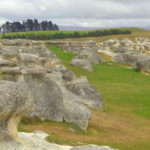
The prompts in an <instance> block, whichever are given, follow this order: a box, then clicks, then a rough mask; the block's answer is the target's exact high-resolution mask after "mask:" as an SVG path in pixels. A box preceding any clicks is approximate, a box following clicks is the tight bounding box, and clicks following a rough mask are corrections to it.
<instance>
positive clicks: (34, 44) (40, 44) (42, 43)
mask: <svg viewBox="0 0 150 150" xmlns="http://www.w3.org/2000/svg"><path fill="white" fill-rule="evenodd" d="M32 46H45V43H44V42H43V41H32Z"/></svg>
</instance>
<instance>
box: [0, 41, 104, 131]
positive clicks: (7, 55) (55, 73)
mask: <svg viewBox="0 0 150 150" xmlns="http://www.w3.org/2000/svg"><path fill="white" fill-rule="evenodd" d="M14 43H15V44H14ZM16 43H20V44H18V45H19V46H16V45H17V44H16ZM3 44H4V45H3ZM13 44H14V46H10V45H13ZM37 44H38V43H36V42H33V41H24V40H23V41H22V42H21V41H20V40H19V41H18V42H17V41H11V40H10V41H8V40H6V41H2V47H3V48H2V57H1V59H0V62H1V63H0V67H1V68H0V69H1V71H2V80H7V81H14V82H19V83H20V82H24V83H26V85H27V86H28V88H29V90H30V91H31V93H32V95H33V99H34V103H35V110H34V111H32V112H30V113H28V114H26V115H29V116H34V115H38V116H39V117H41V119H42V120H53V121H58V122H61V121H63V119H64V120H65V121H66V122H69V123H73V124H75V125H77V126H79V127H80V128H81V129H83V130H84V131H86V129H87V126H88V120H89V119H90V118H91V111H90V107H92V108H96V109H98V110H103V101H102V97H101V95H100V94H99V93H97V91H96V90H95V89H94V87H92V85H91V84H90V83H89V82H88V81H87V79H86V77H80V78H79V79H77V77H76V76H75V74H74V73H73V72H71V71H69V70H68V69H66V68H65V67H64V66H63V64H62V62H61V60H59V59H58V58H57V57H56V55H55V54H54V53H52V52H51V51H50V50H49V49H47V48H46V47H45V46H41V45H40V46H37ZM39 44H41V43H39ZM35 45H36V46H35ZM82 58H84V59H85V57H84V56H83V57H82ZM81 60H82V59H81ZM89 65H90V64H89Z"/></svg>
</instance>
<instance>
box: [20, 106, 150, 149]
mask: <svg viewBox="0 0 150 150" xmlns="http://www.w3.org/2000/svg"><path fill="white" fill-rule="evenodd" d="M109 107H111V108H113V109H118V113H120V115H121V116H122V115H125V112H122V113H121V111H123V110H124V108H122V107H120V106H119V107H117V106H114V105H110V106H109ZM125 109H126V111H132V108H125ZM118 113H116V112H112V113H106V112H100V111H98V110H92V118H91V119H90V120H89V127H88V133H84V132H83V131H82V130H80V129H77V132H76V133H73V132H71V131H70V130H69V126H71V124H67V123H52V122H44V123H41V124H37V125H26V126H22V125H21V126H20V127H21V128H22V129H23V130H27V131H29V132H33V131H34V130H40V131H43V132H46V133H48V134H50V135H52V136H53V138H54V139H53V142H56V143H58V144H61V143H62V144H64V142H65V143H66V140H64V142H63V139H67V141H70V142H67V144H68V145H80V144H78V143H77V142H82V143H95V144H98V145H103V144H105V143H107V145H108V144H109V146H114V145H117V144H118V145H126V146H128V147H132V146H134V144H137V145H138V144H140V143H142V142H149V140H150V128H149V126H150V121H149V120H147V119H144V118H142V117H141V118H139V117H138V119H137V116H135V115H133V114H132V113H131V115H129V112H128V113H126V115H128V116H124V118H123V117H119V115H118ZM126 117H127V118H126ZM51 138H52V137H51ZM56 139H57V140H56ZM51 141H52V139H51ZM71 141H72V142H71ZM69 143H70V144H69ZM71 143H72V144H71Z"/></svg>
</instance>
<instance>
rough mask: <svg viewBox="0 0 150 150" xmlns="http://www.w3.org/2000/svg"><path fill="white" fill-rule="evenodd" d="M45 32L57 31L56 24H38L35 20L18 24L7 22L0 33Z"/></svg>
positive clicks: (46, 22)
mask: <svg viewBox="0 0 150 150" xmlns="http://www.w3.org/2000/svg"><path fill="white" fill-rule="evenodd" d="M47 30H59V27H58V26H57V25H56V24H53V23H52V21H46V20H45V21H42V22H39V21H38V20H37V19H34V20H32V19H27V21H23V22H22V23H20V22H19V21H17V22H13V23H11V22H9V21H7V22H6V23H4V24H3V25H2V27H1V30H0V32H2V33H11V32H23V31H47Z"/></svg>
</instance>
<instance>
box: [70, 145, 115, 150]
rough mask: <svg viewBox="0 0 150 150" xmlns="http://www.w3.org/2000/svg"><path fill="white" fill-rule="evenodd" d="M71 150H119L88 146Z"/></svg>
mask: <svg viewBox="0 0 150 150" xmlns="http://www.w3.org/2000/svg"><path fill="white" fill-rule="evenodd" d="M70 150H117V149H112V148H110V147H109V146H97V145H87V146H78V147H74V148H71V149H70Z"/></svg>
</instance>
